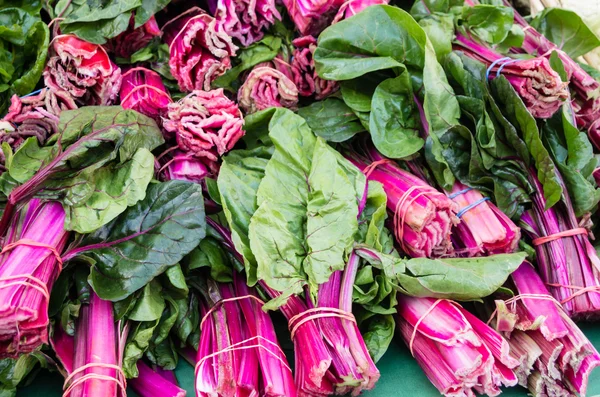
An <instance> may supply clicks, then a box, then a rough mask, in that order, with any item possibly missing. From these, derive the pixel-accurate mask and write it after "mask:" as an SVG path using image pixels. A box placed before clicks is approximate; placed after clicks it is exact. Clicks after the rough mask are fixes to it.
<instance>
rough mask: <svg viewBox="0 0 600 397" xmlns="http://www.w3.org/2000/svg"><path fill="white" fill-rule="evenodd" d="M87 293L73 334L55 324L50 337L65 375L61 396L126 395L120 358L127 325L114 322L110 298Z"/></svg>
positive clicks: (122, 396)
mask: <svg viewBox="0 0 600 397" xmlns="http://www.w3.org/2000/svg"><path fill="white" fill-rule="evenodd" d="M90 294H91V295H90V300H89V303H87V304H83V305H82V307H81V309H80V313H79V319H78V323H77V328H76V333H75V337H71V336H69V335H67V334H66V333H65V331H63V330H61V329H60V328H59V327H57V329H56V333H55V335H54V337H53V340H52V346H53V347H54V350H55V352H56V355H57V357H58V359H59V360H60V362H61V364H62V367H63V368H62V370H63V371H62V372H63V374H64V375H65V377H66V379H65V383H64V386H63V388H64V394H63V396H65V397H78V396H90V395H101V396H107V397H110V396H115V397H117V396H118V397H126V396H127V392H126V380H125V374H124V373H123V370H122V369H121V362H122V359H123V349H124V348H125V340H126V339H127V329H126V328H125V329H124V330H121V329H120V326H119V324H120V323H116V322H115V318H114V315H113V304H112V302H110V301H106V300H103V299H100V298H99V297H98V295H96V293H95V292H93V291H91V293H90ZM162 395H167V394H162Z"/></svg>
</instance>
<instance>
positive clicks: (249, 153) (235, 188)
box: [217, 147, 271, 285]
mask: <svg viewBox="0 0 600 397" xmlns="http://www.w3.org/2000/svg"><path fill="white" fill-rule="evenodd" d="M270 158H271V151H270V150H268V149H267V148H265V147H258V148H256V149H254V150H234V151H232V152H229V154H227V156H225V157H224V158H223V164H222V165H221V169H220V170H219V178H218V179H217V185H218V186H219V193H220V195H221V204H222V205H223V212H224V214H225V218H226V219H227V223H228V224H229V228H230V230H231V239H232V240H233V243H234V245H235V248H236V249H237V251H238V252H239V253H240V254H242V256H243V257H244V265H245V268H246V276H247V277H248V283H249V284H250V285H254V284H255V283H256V281H257V276H256V266H257V265H256V259H255V258H254V254H253V253H252V250H251V249H250V240H249V238H248V229H249V226H250V218H251V217H252V215H253V214H254V212H256V209H257V208H258V205H257V203H256V193H257V191H258V186H259V184H260V181H261V180H262V178H263V177H264V175H265V168H266V167H267V163H268V161H269V159H270Z"/></svg>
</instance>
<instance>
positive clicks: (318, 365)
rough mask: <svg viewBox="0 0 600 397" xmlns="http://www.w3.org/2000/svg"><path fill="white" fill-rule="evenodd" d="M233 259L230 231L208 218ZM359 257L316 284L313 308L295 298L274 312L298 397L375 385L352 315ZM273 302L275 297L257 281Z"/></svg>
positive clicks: (374, 372)
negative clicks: (289, 349)
mask: <svg viewBox="0 0 600 397" xmlns="http://www.w3.org/2000/svg"><path fill="white" fill-rule="evenodd" d="M207 221H208V223H209V225H210V226H211V227H212V228H213V229H214V230H215V231H216V232H217V233H218V234H219V235H221V237H222V238H223V239H224V242H223V244H224V245H225V246H226V247H227V248H228V249H229V250H230V251H231V252H232V253H233V255H234V256H235V257H236V258H238V260H240V261H243V259H242V258H241V255H240V254H239V253H237V252H236V250H235V247H234V245H233V242H232V241H231V235H230V232H229V231H228V230H227V229H225V228H224V227H223V226H221V225H219V224H217V223H216V222H214V221H212V220H210V219H208V218H207ZM358 264H359V257H358V255H356V254H355V253H354V252H353V253H352V254H351V255H350V258H349V260H348V264H347V266H346V268H345V269H344V270H343V271H337V272H334V273H333V275H332V276H331V277H330V279H329V281H328V282H327V283H325V284H322V285H320V286H319V292H318V297H317V306H316V307H315V306H314V305H312V304H311V302H310V298H307V300H306V302H305V301H304V300H303V299H302V298H301V297H299V296H297V295H292V296H290V297H289V298H288V299H287V301H286V303H284V304H283V305H281V306H280V307H279V310H280V311H281V312H282V313H283V315H284V316H285V317H286V318H287V320H288V325H289V329H290V333H291V338H292V341H293V342H294V353H295V384H296V387H297V393H298V396H330V395H334V394H335V395H344V394H348V393H351V394H352V395H358V394H360V393H361V392H362V391H363V390H370V389H372V388H373V387H374V386H375V383H376V382H377V380H378V379H379V376H380V373H379V370H378V369H377V367H376V366H375V364H374V362H373V360H372V359H371V356H370V355H369V352H368V350H367V348H366V345H365V342H364V339H363V337H362V335H361V333H360V331H359V329H358V326H357V324H356V320H355V318H354V316H353V315H352V291H353V288H354V287H353V286H354V281H355V279H356V274H357V271H358ZM260 284H261V287H262V288H263V289H264V290H265V292H266V293H267V294H268V295H269V296H270V297H271V298H273V299H275V298H278V297H279V295H280V293H279V292H277V291H275V290H273V289H271V288H269V287H268V286H267V285H266V283H264V282H261V283H260Z"/></svg>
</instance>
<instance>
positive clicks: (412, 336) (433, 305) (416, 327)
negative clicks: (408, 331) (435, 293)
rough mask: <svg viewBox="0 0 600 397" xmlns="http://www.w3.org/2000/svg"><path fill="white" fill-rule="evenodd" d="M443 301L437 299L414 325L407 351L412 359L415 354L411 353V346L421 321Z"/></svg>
mask: <svg viewBox="0 0 600 397" xmlns="http://www.w3.org/2000/svg"><path fill="white" fill-rule="evenodd" d="M445 300H446V299H438V300H436V301H435V302H433V304H432V305H431V306H430V307H429V309H427V311H426V312H425V313H423V315H422V316H421V317H420V318H419V320H418V321H417V323H416V324H415V327H414V328H413V332H412V335H411V336H410V341H409V343H408V350H410V354H412V356H413V357H414V356H415V353H414V352H413V344H414V342H415V338H416V336H417V331H418V330H419V325H421V323H422V322H423V320H425V317H427V316H429V315H430V314H431V312H432V311H433V309H435V308H436V307H437V305H439V304H440V303H441V302H443V301H445Z"/></svg>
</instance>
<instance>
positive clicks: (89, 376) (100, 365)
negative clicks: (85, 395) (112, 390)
mask: <svg viewBox="0 0 600 397" xmlns="http://www.w3.org/2000/svg"><path fill="white" fill-rule="evenodd" d="M94 367H96V368H107V369H114V370H115V371H116V372H117V376H120V378H121V379H118V378H117V377H112V376H110V375H103V374H94V373H91V374H85V375H83V376H82V377H81V378H77V379H75V380H73V377H74V376H75V375H77V374H79V373H80V372H82V371H85V370H87V369H89V368H94ZM90 379H98V380H106V381H110V382H115V383H116V384H117V386H119V387H120V388H121V392H122V393H123V396H126V395H127V380H126V378H125V373H124V372H123V369H122V368H121V367H120V366H118V365H114V364H105V363H89V364H86V365H82V366H81V367H79V368H77V369H76V370H75V371H73V372H71V373H70V374H69V376H67V378H66V379H65V383H64V384H63V389H65V388H66V390H65V392H64V393H63V397H67V396H68V395H69V394H70V393H71V391H72V390H73V388H75V386H78V385H79V384H80V383H83V382H85V381H88V380H90ZM71 381H73V382H72V383H71ZM69 383H70V385H69ZM67 385H68V386H67Z"/></svg>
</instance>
